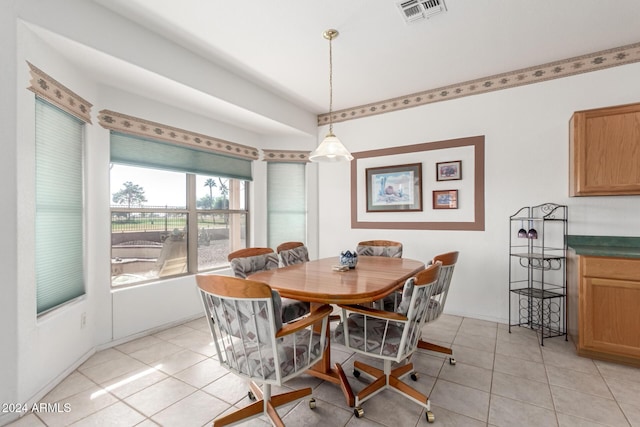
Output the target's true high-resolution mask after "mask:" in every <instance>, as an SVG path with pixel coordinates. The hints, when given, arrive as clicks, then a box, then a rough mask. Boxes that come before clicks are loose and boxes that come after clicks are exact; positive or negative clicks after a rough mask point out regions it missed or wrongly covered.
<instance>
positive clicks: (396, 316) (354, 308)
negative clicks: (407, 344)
mask: <svg viewBox="0 0 640 427" xmlns="http://www.w3.org/2000/svg"><path fill="white" fill-rule="evenodd" d="M338 307H340V308H342V309H343V310H346V311H351V312H354V313H360V314H364V315H365V316H371V317H377V318H380V319H388V320H395V321H398V322H406V321H407V320H408V319H407V316H404V315H402V314H400V313H396V312H395V311H384V310H378V309H375V308H371V307H365V306H363V305H338Z"/></svg>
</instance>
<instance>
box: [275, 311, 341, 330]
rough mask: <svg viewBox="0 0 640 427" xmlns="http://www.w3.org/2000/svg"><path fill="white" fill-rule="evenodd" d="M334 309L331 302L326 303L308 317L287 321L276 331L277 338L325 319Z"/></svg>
mask: <svg viewBox="0 0 640 427" xmlns="http://www.w3.org/2000/svg"><path fill="white" fill-rule="evenodd" d="M332 311H333V308H331V306H330V305H329V304H325V305H323V306H322V307H319V308H318V309H317V310H314V311H312V312H311V314H309V315H308V316H307V317H303V318H302V319H300V320H296V321H295V322H291V323H287V324H285V325H284V326H282V329H280V330H279V331H278V332H276V338H280V337H283V336H285V335H289V334H292V333H294V332H296V331H299V330H300V329H304V328H307V327H309V326H310V325H313V324H314V323H317V322H319V321H320V320H323V318H324V317H328V316H329V314H331V312H332Z"/></svg>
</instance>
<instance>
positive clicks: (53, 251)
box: [35, 98, 85, 314]
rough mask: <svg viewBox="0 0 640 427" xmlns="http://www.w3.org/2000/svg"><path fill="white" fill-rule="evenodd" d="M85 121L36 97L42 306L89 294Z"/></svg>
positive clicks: (38, 256)
mask: <svg viewBox="0 0 640 427" xmlns="http://www.w3.org/2000/svg"><path fill="white" fill-rule="evenodd" d="M83 130H84V123H83V122H82V121H80V120H79V119H77V118H75V117H74V116H72V115H71V114H68V113H66V112H64V111H62V110H60V109H59V108H58V107H55V106H53V105H52V104H50V103H48V102H46V101H44V100H42V99H40V98H36V189H35V191H36V224H35V233H36V234H35V264H36V295H37V311H38V314H42V313H44V312H46V311H48V310H50V309H52V308H54V307H57V306H58V305H60V304H63V303H65V302H67V301H70V300H72V299H74V298H76V297H79V296H81V295H84V293H85V291H84V256H83V254H84V247H83V224H84V222H83V194H84V186H83V171H82V168H83Z"/></svg>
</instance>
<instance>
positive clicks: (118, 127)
mask: <svg viewBox="0 0 640 427" xmlns="http://www.w3.org/2000/svg"><path fill="white" fill-rule="evenodd" d="M98 119H99V121H100V126H102V127H103V128H105V129H110V130H114V131H117V132H122V133H127V134H130V135H138V136H142V137H148V138H153V139H158V140H161V141H165V142H171V143H174V144H180V145H186V146H188V147H191V148H197V149H200V150H202V149H204V150H208V151H213V152H215V153H219V154H225V155H228V156H233V157H240V158H243V159H249V160H257V159H258V156H259V153H258V149H257V148H254V147H249V146H247V145H240V144H236V143H234V142H229V141H225V140H223V139H218V138H213V137H211V136H207V135H202V134H199V133H195V132H191V131H188V130H184V129H178V128H174V127H171V126H167V125H163V124H161V123H156V122H151V121H148V120H144V119H140V118H138V117H133V116H127V115H126V114H121V113H116V112H115V111H109V110H102V111H100V113H99V115H98Z"/></svg>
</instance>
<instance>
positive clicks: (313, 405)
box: [309, 397, 316, 409]
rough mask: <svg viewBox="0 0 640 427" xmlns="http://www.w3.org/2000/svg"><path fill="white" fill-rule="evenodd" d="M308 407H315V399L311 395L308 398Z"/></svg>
mask: <svg viewBox="0 0 640 427" xmlns="http://www.w3.org/2000/svg"><path fill="white" fill-rule="evenodd" d="M309 408H310V409H316V399H314V398H313V397H312V398H311V399H309Z"/></svg>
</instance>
